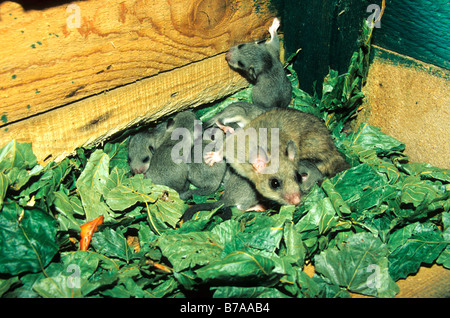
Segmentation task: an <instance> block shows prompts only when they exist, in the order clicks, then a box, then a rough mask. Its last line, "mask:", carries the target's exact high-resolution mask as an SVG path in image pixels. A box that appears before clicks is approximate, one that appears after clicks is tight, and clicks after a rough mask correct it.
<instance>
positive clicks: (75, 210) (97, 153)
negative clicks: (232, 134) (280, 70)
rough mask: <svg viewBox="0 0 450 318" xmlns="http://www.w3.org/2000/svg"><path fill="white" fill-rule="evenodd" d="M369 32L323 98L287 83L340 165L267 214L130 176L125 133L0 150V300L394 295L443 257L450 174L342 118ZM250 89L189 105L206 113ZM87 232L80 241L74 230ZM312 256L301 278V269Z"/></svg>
mask: <svg viewBox="0 0 450 318" xmlns="http://www.w3.org/2000/svg"><path fill="white" fill-rule="evenodd" d="M370 35H371V30H370V29H367V27H364V28H363V30H362V35H361V41H360V43H361V47H360V49H359V50H358V51H356V52H355V53H354V54H353V56H352V58H351V61H350V65H349V69H348V72H347V73H345V74H342V75H339V74H337V72H335V71H333V70H330V72H329V74H328V75H327V76H326V78H325V80H324V82H323V87H322V96H321V97H320V98H318V97H317V96H311V95H308V94H307V93H305V92H303V91H302V90H300V89H299V88H298V81H297V76H296V74H295V72H294V71H293V69H292V67H291V66H287V72H288V73H289V78H290V80H291V82H292V86H293V97H294V99H293V102H292V104H291V106H290V107H293V108H296V109H299V110H302V111H306V112H310V113H313V114H315V115H317V116H318V117H320V118H322V119H323V120H324V121H325V123H326V125H327V126H328V127H329V129H330V131H331V133H332V136H333V138H334V140H335V143H336V145H337V146H338V148H339V149H340V150H341V151H342V153H344V154H345V156H346V158H347V161H348V162H349V163H350V164H351V165H352V168H350V169H349V170H347V171H344V172H342V173H340V174H338V175H337V176H335V177H333V178H331V179H326V180H325V181H324V182H323V184H322V185H321V187H318V186H317V185H316V186H314V188H313V189H312V191H311V192H310V193H309V195H308V196H307V197H306V198H305V200H304V202H303V204H302V205H301V206H298V207H293V206H284V207H281V208H280V209H276V210H268V211H266V212H246V213H243V212H242V211H239V210H238V209H236V208H233V209H232V212H233V216H232V218H231V219H230V220H226V221H223V220H222V219H221V218H220V217H219V216H217V215H216V214H217V211H215V210H214V211H204V212H200V213H198V214H197V215H196V216H195V218H194V219H193V220H191V221H188V222H185V223H184V224H182V225H181V226H180V225H179V223H178V222H179V220H180V218H181V216H182V214H183V212H184V210H185V209H186V208H187V204H195V203H200V202H205V201H207V200H208V201H210V200H217V199H218V198H219V196H220V191H218V193H216V194H215V195H212V196H209V197H199V196H195V197H194V198H193V199H192V200H191V201H190V202H183V201H182V200H180V199H179V197H178V194H177V193H176V192H175V191H173V190H172V189H169V188H167V187H165V186H160V185H155V184H153V183H152V181H151V180H149V179H144V178H143V175H136V176H131V174H130V173H129V167H128V163H127V152H128V138H127V134H126V133H125V134H124V135H122V136H121V137H118V138H116V139H115V140H112V141H110V142H108V143H106V144H105V145H104V146H103V147H102V148H99V147H96V148H95V147H91V148H87V149H84V148H80V149H77V153H76V155H74V156H71V157H69V158H66V159H64V160H63V161H61V162H52V163H50V164H48V165H47V166H45V167H42V166H40V165H38V164H37V163H36V157H35V156H34V155H33V153H32V149H31V145H30V144H26V143H17V142H15V141H11V142H10V143H9V144H7V145H6V146H5V147H3V148H1V149H0V209H1V210H0V237H1V240H0V295H2V296H3V297H189V296H196V295H202V296H211V297H226V298H229V297H348V296H349V295H350V294H349V292H354V293H360V294H364V295H371V296H376V297H393V296H394V295H395V294H396V293H398V291H399V289H398V286H397V284H396V283H395V282H396V281H397V280H398V279H401V278H405V277H407V276H408V275H410V274H414V273H416V272H417V270H418V269H419V267H420V266H421V264H431V263H438V264H442V265H443V266H445V267H446V268H449V267H450V247H449V243H450V214H449V209H450V200H449V196H450V191H449V190H450V171H449V170H445V169H440V168H437V167H433V166H431V165H429V164H426V163H410V162H408V158H407V156H406V155H405V154H404V153H403V150H404V149H405V145H404V144H403V143H402V142H400V141H398V140H396V139H394V138H392V137H390V136H388V135H385V134H383V133H382V132H381V131H380V130H379V129H378V128H376V127H373V126H370V125H367V124H361V126H360V127H359V129H358V130H357V131H355V132H351V133H344V124H345V123H346V122H348V120H349V118H351V117H352V116H354V115H355V113H356V111H357V109H358V107H359V106H360V105H361V100H362V98H363V94H362V93H361V87H362V85H363V83H364V79H365V76H366V73H367V69H368V64H369V62H368V59H369V58H368V55H369V49H370V47H369V45H368V43H369V42H370V41H369V40H370ZM250 91H251V88H249V89H246V90H243V91H241V92H239V93H237V94H235V95H234V96H232V97H229V98H227V99H226V100H224V101H222V102H220V103H218V104H217V105H214V106H212V107H209V108H206V109H202V110H200V111H198V112H197V114H198V116H199V118H200V119H202V120H206V119H208V118H210V117H211V116H213V115H214V114H215V113H217V112H219V111H220V110H221V109H223V108H224V107H226V106H228V105H229V104H230V103H232V102H234V101H236V100H244V101H249V100H250ZM129 134H130V133H128V135H129ZM98 217H103V223H102V224H99V225H98V226H96V228H93V229H94V230H95V229H96V231H95V232H94V233H93V235H92V239H91V241H90V244H89V246H88V247H87V250H86V251H81V250H80V240H81V239H82V238H81V237H80V227H81V226H82V225H83V224H85V223H87V222H88V221H92V220H95V219H96V218H98ZM307 263H312V264H313V265H314V267H315V274H314V276H313V277H310V276H308V275H307V274H306V273H305V272H304V271H303V269H304V266H305V264H307Z"/></svg>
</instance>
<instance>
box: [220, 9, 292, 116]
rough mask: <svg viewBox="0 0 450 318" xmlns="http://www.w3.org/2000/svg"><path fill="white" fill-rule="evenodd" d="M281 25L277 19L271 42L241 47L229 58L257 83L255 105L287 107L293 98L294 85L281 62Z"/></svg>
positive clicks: (245, 44)
mask: <svg viewBox="0 0 450 318" xmlns="http://www.w3.org/2000/svg"><path fill="white" fill-rule="evenodd" d="M279 26H280V21H279V20H278V19H277V18H275V19H274V21H273V24H272V26H271V27H270V28H269V32H270V40H269V41H265V40H262V41H257V42H250V43H243V44H239V45H236V46H233V47H232V48H231V49H230V50H228V52H227V53H226V55H225V59H226V60H227V62H228V64H229V65H230V67H231V68H232V69H234V70H236V71H238V72H240V73H241V74H242V75H243V76H244V77H245V78H247V80H248V81H249V82H250V83H251V84H253V88H252V101H253V103H254V104H258V105H260V106H262V107H265V108H272V107H286V106H288V105H289V103H290V101H291V99H292V86H291V83H290V82H289V79H288V78H287V76H286V72H285V71H284V68H283V64H282V63H281V61H280V41H279V39H278V34H277V30H278V28H279Z"/></svg>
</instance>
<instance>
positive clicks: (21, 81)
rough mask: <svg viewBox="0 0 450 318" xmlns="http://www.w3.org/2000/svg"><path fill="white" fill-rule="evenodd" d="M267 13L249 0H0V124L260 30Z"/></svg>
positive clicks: (207, 53) (221, 48)
mask: <svg viewBox="0 0 450 318" xmlns="http://www.w3.org/2000/svg"><path fill="white" fill-rule="evenodd" d="M273 16H274V14H273V13H269V12H268V11H267V10H266V9H265V7H264V6H261V7H258V8H256V7H255V6H254V4H253V1H250V0H247V1H234V0H189V1H186V0H170V1H149V0H112V1H106V0H92V1H75V2H72V3H70V6H69V4H64V5H59V6H56V7H49V8H44V9H41V10H24V9H23V8H22V7H21V6H20V5H19V4H18V3H15V2H9V1H7V2H2V3H0V37H1V39H2V41H1V46H0V99H1V115H0V116H2V121H1V122H0V126H2V125H6V124H7V123H11V122H15V121H18V120H21V119H23V118H27V117H29V116H31V115H35V114H38V113H42V112H45V111H48V110H50V109H52V108H55V107H59V106H61V105H65V104H67V103H70V102H73V101H76V100H79V99H81V98H85V97H87V96H91V95H94V94H97V93H100V92H102V91H106V90H109V89H113V88H115V87H118V86H121V85H125V84H129V83H132V82H134V81H136V80H139V79H142V78H145V77H149V76H153V75H156V74H158V73H160V72H164V71H170V70H172V69H174V68H177V67H181V66H183V65H187V64H189V63H192V62H195V61H200V60H203V59H205V58H208V57H211V56H214V55H216V54H219V53H222V52H225V51H226V50H227V49H228V48H229V47H230V46H231V45H233V44H236V43H237V42H241V41H248V40H250V39H258V38H264V37H268V36H269V34H268V31H267V29H268V27H269V26H270V24H271V22H272V18H273ZM76 17H78V20H77V18H76ZM77 22H79V25H78V27H77Z"/></svg>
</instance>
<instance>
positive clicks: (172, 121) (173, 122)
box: [166, 118, 175, 129]
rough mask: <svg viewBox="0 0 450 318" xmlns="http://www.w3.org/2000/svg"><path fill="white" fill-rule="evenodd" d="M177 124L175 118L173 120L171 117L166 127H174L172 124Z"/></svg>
mask: <svg viewBox="0 0 450 318" xmlns="http://www.w3.org/2000/svg"><path fill="white" fill-rule="evenodd" d="M174 124H175V120H173V118H169V119H168V120H167V126H166V128H167V129H170V128H172V126H173V125H174Z"/></svg>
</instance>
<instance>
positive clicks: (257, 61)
mask: <svg viewBox="0 0 450 318" xmlns="http://www.w3.org/2000/svg"><path fill="white" fill-rule="evenodd" d="M265 43H266V40H262V41H258V42H250V43H243V44H239V45H236V46H234V47H232V48H231V49H230V50H229V51H228V52H227V54H226V55H225V59H226V60H227V62H228V64H229V65H230V67H231V68H232V69H234V70H236V71H238V72H240V73H241V74H242V75H243V76H244V77H246V78H247V79H248V81H249V82H250V83H253V84H254V83H256V82H257V80H258V77H259V75H260V74H262V73H264V72H268V71H269V70H270V69H271V68H272V66H273V64H274V58H273V56H272V55H271V54H270V52H269V50H268V48H267V46H266V44H265Z"/></svg>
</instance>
